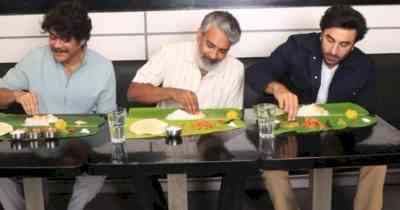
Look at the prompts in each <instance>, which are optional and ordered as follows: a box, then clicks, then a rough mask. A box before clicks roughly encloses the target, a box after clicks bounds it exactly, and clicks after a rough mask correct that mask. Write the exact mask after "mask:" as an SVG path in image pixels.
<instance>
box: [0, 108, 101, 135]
mask: <svg viewBox="0 0 400 210" xmlns="http://www.w3.org/2000/svg"><path fill="white" fill-rule="evenodd" d="M55 116H56V117H58V118H59V119H63V120H64V121H65V122H66V123H67V129H65V130H62V131H60V130H57V132H56V133H55V137H56V138H69V137H83V136H91V135H94V134H96V133H98V132H99V130H100V127H101V126H102V125H103V124H104V123H105V118H104V117H102V116H100V115H57V114H56V115H55ZM26 117H27V116H26V115H21V114H5V113H0V122H4V123H8V124H10V125H11V126H12V127H13V129H18V128H26V127H25V125H24V123H25V118H26ZM76 121H84V122H85V124H77V123H75V122H76ZM29 128H33V127H29ZM38 128H40V127H38ZM43 128H45V127H43ZM84 128H85V129H87V130H89V133H82V132H81V131H82V129H84ZM0 140H11V135H10V134H6V135H3V136H0Z"/></svg>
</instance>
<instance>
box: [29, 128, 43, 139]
mask: <svg viewBox="0 0 400 210" xmlns="http://www.w3.org/2000/svg"><path fill="white" fill-rule="evenodd" d="M40 134H41V130H40V128H32V129H31V130H30V131H29V132H28V138H29V139H38V138H39V137H40V136H41V135H40Z"/></svg>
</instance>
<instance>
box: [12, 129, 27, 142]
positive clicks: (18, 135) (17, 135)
mask: <svg viewBox="0 0 400 210" xmlns="http://www.w3.org/2000/svg"><path fill="white" fill-rule="evenodd" d="M10 135H11V137H12V138H13V139H15V140H20V139H23V138H25V135H26V129H23V128H18V129H15V130H13V131H11V132H10Z"/></svg>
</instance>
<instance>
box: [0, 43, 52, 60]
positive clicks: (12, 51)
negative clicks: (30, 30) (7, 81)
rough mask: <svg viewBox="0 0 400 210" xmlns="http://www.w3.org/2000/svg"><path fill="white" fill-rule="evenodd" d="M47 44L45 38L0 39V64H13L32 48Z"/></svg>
mask: <svg viewBox="0 0 400 210" xmlns="http://www.w3.org/2000/svg"><path fill="white" fill-rule="evenodd" d="M45 44H47V38H23V39H22V38H21V39H0V46H2V50H3V52H7V53H1V54H0V63H15V62H18V61H19V60H21V58H22V57H23V56H24V55H25V54H26V53H28V52H29V51H31V50H32V49H33V48H36V47H39V46H43V45H45Z"/></svg>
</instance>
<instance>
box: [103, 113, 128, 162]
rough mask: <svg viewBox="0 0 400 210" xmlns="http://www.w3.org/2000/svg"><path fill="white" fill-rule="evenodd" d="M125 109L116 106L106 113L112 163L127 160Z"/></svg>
mask: <svg viewBox="0 0 400 210" xmlns="http://www.w3.org/2000/svg"><path fill="white" fill-rule="evenodd" d="M126 116H127V113H126V109H125V108H117V109H116V110H115V111H112V112H109V113H108V114H107V120H108V127H109V131H110V139H111V143H112V153H111V161H112V162H113V163H123V162H126V161H127V151H126V148H125V141H126V137H125V130H124V125H125V120H126Z"/></svg>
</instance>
